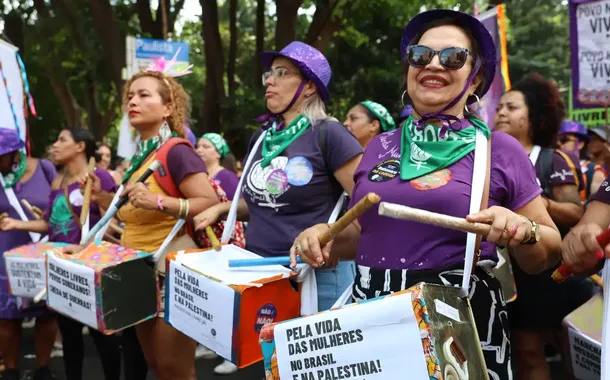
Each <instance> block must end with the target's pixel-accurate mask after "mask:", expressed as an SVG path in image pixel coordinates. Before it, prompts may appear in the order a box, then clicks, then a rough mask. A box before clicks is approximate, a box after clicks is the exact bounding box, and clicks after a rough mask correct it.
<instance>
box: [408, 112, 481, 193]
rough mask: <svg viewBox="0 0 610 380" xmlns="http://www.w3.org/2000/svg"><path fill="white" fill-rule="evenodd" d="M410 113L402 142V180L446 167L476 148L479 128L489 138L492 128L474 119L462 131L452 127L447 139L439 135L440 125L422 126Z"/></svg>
mask: <svg viewBox="0 0 610 380" xmlns="http://www.w3.org/2000/svg"><path fill="white" fill-rule="evenodd" d="M414 120H415V118H414V117H413V116H409V118H408V119H407V120H405V123H404V124H403V128H402V136H401V144H400V179H402V180H404V181H410V180H412V179H415V178H418V177H421V176H424V175H426V174H430V173H434V172H436V171H439V170H442V169H445V168H447V167H449V166H451V165H453V164H454V163H456V162H457V161H459V160H460V159H462V158H463V157H464V156H466V155H467V154H468V153H470V152H472V151H473V150H474V148H475V145H476V143H475V141H476V133H477V130H476V129H477V128H479V129H481V130H482V131H483V133H484V134H485V137H487V138H488V139H489V136H490V135H491V131H490V130H489V127H488V126H487V124H485V123H484V122H483V121H481V120H479V119H476V118H472V119H469V121H470V122H471V123H472V125H471V126H470V127H467V128H464V129H462V130H460V131H454V130H452V129H449V130H448V131H447V136H446V137H445V138H440V137H439V132H440V130H441V128H440V127H437V126H435V125H432V124H426V126H425V127H424V128H422V129H418V128H417V127H416V126H415V124H414V123H413V121H414Z"/></svg>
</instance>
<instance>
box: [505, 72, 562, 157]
mask: <svg viewBox="0 0 610 380" xmlns="http://www.w3.org/2000/svg"><path fill="white" fill-rule="evenodd" d="M509 91H519V92H520V93H522V94H523V97H524V98H525V104H526V105H527V108H528V118H529V121H530V125H531V128H530V137H531V139H532V143H533V144H534V145H540V146H541V147H544V148H549V147H553V146H555V141H556V139H557V132H559V128H560V127H561V122H562V121H563V119H564V118H565V115H566V106H565V104H564V102H563V99H562V98H561V94H560V93H559V89H558V88H557V86H556V85H555V84H554V83H553V82H551V81H550V80H547V79H545V78H544V77H543V76H542V75H540V74H538V73H530V74H528V75H526V76H525V77H523V78H522V79H521V80H520V81H519V82H517V83H516V84H515V85H514V86H513V87H512V88H511V89H510V90H509Z"/></svg>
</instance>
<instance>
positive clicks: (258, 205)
mask: <svg viewBox="0 0 610 380" xmlns="http://www.w3.org/2000/svg"><path fill="white" fill-rule="evenodd" d="M321 128H323V130H322V129H321ZM321 133H322V135H321ZM259 136H260V133H255V134H254V136H253V137H252V140H251V142H250V147H252V146H253V145H254V142H255V141H256V140H255V139H257V138H258V137H259ZM321 138H324V139H326V140H325V141H326V149H325V150H324V152H323V151H322V149H321V147H320V139H321ZM323 141H324V140H323ZM261 149H262V144H261V145H260V146H259V148H258V149H257V151H256V152H255V156H254V159H253V160H252V164H251V168H249V169H248V171H247V172H244V174H243V175H244V176H246V177H245V180H244V185H243V188H242V194H243V198H244V199H245V201H246V202H247V204H248V209H249V212H250V220H249V221H250V223H249V224H248V228H247V230H246V245H247V248H248V249H249V250H251V251H253V252H255V253H258V254H260V255H263V256H286V255H288V254H289V252H290V247H291V246H292V243H293V242H294V239H295V238H296V237H297V236H298V234H300V233H301V232H302V231H304V230H305V229H307V228H309V227H311V226H313V225H314V224H317V223H326V222H327V221H328V219H329V218H330V214H331V213H332V210H333V208H334V207H335V204H336V203H337V201H338V199H339V196H340V195H341V194H342V193H343V188H342V187H341V184H339V182H338V181H337V180H336V179H335V177H334V172H335V171H336V170H337V169H339V168H341V167H342V166H343V165H344V164H346V163H347V162H348V161H349V160H350V159H352V158H354V157H356V156H357V155H359V154H360V153H362V147H361V146H360V143H359V142H358V140H356V138H355V137H354V136H353V135H352V134H351V133H350V132H349V131H348V130H347V129H346V128H345V127H344V126H343V125H341V124H339V123H338V122H336V121H330V120H326V121H322V122H319V123H317V124H316V125H314V126H313V127H309V128H308V129H307V130H306V131H305V132H304V133H303V134H302V135H301V136H299V137H298V138H297V139H296V140H295V141H294V142H293V143H292V144H291V145H290V146H288V148H286V150H284V152H282V153H281V154H280V155H279V156H277V157H275V158H274V159H273V160H272V161H271V164H270V165H269V166H267V167H265V168H262V167H261V165H260V164H261V161H262V158H261V157H262V156H261Z"/></svg>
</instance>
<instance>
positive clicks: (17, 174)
mask: <svg viewBox="0 0 610 380" xmlns="http://www.w3.org/2000/svg"><path fill="white" fill-rule="evenodd" d="M18 154H19V163H18V164H17V168H13V170H12V171H11V172H10V173H8V174H3V175H2V178H3V179H4V188H5V189H10V188H11V187H13V186H15V184H16V183H17V182H19V180H20V179H21V177H23V174H24V173H25V169H26V168H27V166H28V165H27V164H28V163H27V156H26V155H25V153H23V152H22V151H19V153H18Z"/></svg>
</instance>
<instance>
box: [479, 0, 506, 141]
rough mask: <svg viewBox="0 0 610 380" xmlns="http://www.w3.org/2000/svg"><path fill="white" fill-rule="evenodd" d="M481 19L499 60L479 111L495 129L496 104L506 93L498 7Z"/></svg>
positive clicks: (480, 17)
mask: <svg viewBox="0 0 610 380" xmlns="http://www.w3.org/2000/svg"><path fill="white" fill-rule="evenodd" d="M479 20H480V21H481V22H482V23H483V25H485V27H486V28H487V30H489V33H491V36H492V37H493V39H494V42H495V44H496V56H497V57H498V62H497V65H496V75H495V77H494V81H493V82H492V84H491V87H490V88H489V91H488V92H487V94H485V96H484V97H483V98H481V107H480V108H478V109H477V112H478V113H479V115H480V116H481V118H482V119H483V121H484V122H486V123H487V125H488V126H489V128H492V129H493V122H494V116H495V114H496V106H497V105H498V102H499V101H500V97H501V96H502V94H504V91H505V88H504V78H502V67H501V63H500V57H501V49H500V35H499V27H498V14H497V10H496V8H493V9H491V10H489V11H487V12H485V13H483V14H481V15H480V16H479Z"/></svg>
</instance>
